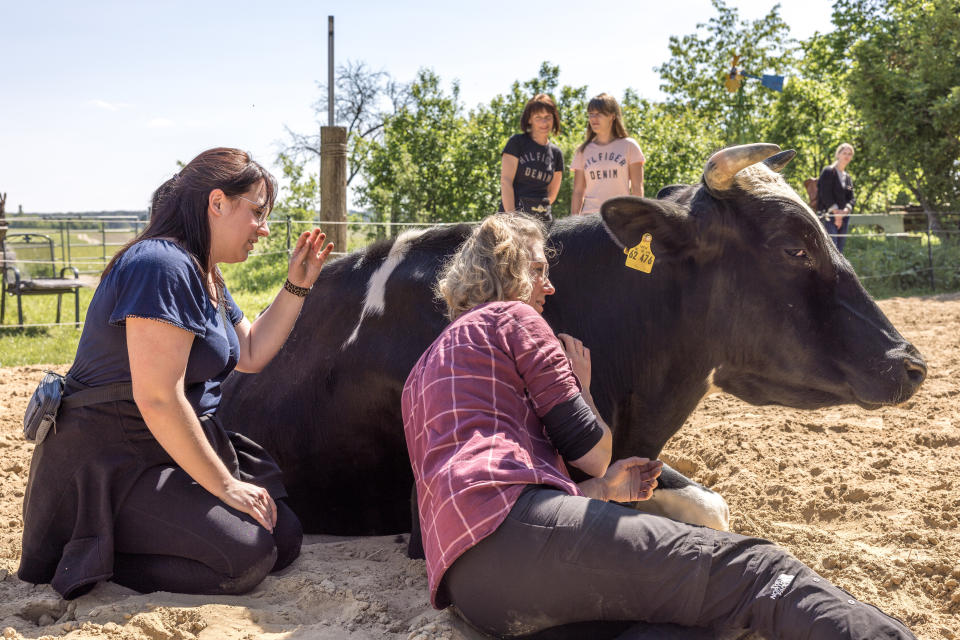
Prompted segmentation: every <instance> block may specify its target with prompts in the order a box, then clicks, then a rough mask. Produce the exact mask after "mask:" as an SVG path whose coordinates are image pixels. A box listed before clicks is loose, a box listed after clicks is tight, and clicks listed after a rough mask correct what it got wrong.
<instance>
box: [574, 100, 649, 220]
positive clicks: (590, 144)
mask: <svg viewBox="0 0 960 640" xmlns="http://www.w3.org/2000/svg"><path fill="white" fill-rule="evenodd" d="M587 116H588V117H589V119H590V124H589V125H588V126H587V137H586V140H584V141H583V144H582V145H580V146H579V147H577V151H576V153H575V154H574V156H573V163H571V165H570V166H571V168H572V169H573V197H572V198H571V200H570V214H571V215H575V216H577V215H585V214H588V213H597V212H599V211H600V205H602V204H603V203H604V201H605V200H607V199H608V198H613V197H615V196H626V195H634V196H641V197H642V196H643V163H644V162H646V158H644V157H643V151H641V150H640V145H639V144H637V141H636V140H634V139H633V138H628V137H627V129H626V127H624V126H623V114H622V113H621V112H620V105H619V104H617V101H616V99H615V98H614V97H613V96H611V95H609V94H607V93H601V94H600V95H598V96H596V97H594V98H591V99H590V103H589V104H588V105H587Z"/></svg>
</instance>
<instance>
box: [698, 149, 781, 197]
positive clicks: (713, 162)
mask: <svg viewBox="0 0 960 640" xmlns="http://www.w3.org/2000/svg"><path fill="white" fill-rule="evenodd" d="M778 151H780V147H778V146H777V145H775V144H768V143H766V142H757V143H754V144H742V145H740V146H738V147H727V148H726V149H721V150H720V151H717V152H716V153H715V154H713V155H712V156H710V159H709V160H707V164H706V166H705V167H704V168H703V180H704V181H705V182H706V183H707V187H709V188H710V190H711V191H726V190H727V189H729V188H730V187H731V186H732V185H733V176H735V175H737V172H738V171H740V170H741V169H743V168H744V167H749V166H750V165H752V164H756V163H757V162H761V161H762V160H766V159H767V158H769V157H770V156H772V155H773V154H775V153H777V152H778Z"/></svg>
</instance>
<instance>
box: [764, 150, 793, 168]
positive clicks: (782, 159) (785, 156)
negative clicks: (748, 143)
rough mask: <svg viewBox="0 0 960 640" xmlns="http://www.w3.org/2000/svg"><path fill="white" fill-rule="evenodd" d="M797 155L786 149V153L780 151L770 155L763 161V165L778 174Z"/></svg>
mask: <svg viewBox="0 0 960 640" xmlns="http://www.w3.org/2000/svg"><path fill="white" fill-rule="evenodd" d="M796 155H797V152H796V151H794V150H793V149H787V150H786V151H781V152H780V153H778V154H776V155H772V156H770V157H769V158H767V159H766V160H764V161H763V164H765V165H767V166H768V167H770V168H771V169H772V170H774V171H776V172H777V173H780V172H781V171H783V168H784V167H785V166H787V165H788V164H789V163H790V161H791V160H793V158H794V156H796Z"/></svg>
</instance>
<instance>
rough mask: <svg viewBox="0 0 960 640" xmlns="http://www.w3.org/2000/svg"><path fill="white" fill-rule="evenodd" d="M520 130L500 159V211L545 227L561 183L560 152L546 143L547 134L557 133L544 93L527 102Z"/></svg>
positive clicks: (557, 122) (557, 123)
mask: <svg viewBox="0 0 960 640" xmlns="http://www.w3.org/2000/svg"><path fill="white" fill-rule="evenodd" d="M520 129H521V130H522V131H523V133H518V134H516V135H514V136H511V137H510V139H509V140H508V141H507V145H506V146H505V147H504V148H503V155H502V156H501V164H500V211H523V212H524V213H528V214H530V215H533V216H535V217H536V218H538V219H539V220H541V221H542V222H546V223H548V224H549V223H550V222H551V221H552V220H553V215H552V214H551V206H552V205H553V202H554V200H556V199H557V194H558V193H560V182H561V181H562V180H563V152H562V151H560V147H558V146H557V145H555V144H553V143H552V142H550V134H551V133H560V113H559V112H558V111H557V105H555V104H554V102H553V99H552V98H550V96H548V95H547V94H545V93H539V94H537V95H535V96H534V97H533V98H531V99H530V101H529V102H527V104H526V106H525V107H524V108H523V115H521V116H520Z"/></svg>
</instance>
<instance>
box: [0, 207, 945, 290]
mask: <svg viewBox="0 0 960 640" xmlns="http://www.w3.org/2000/svg"><path fill="white" fill-rule="evenodd" d="M938 216H939V219H940V220H941V222H942V223H943V228H941V229H936V230H935V229H933V228H931V226H930V224H929V222H927V223H926V224H924V225H920V226H918V224H917V223H916V220H917V217H916V216H915V215H914V216H913V220H914V224H912V225H906V227H905V226H904V219H905V216H904V215H903V214H902V213H896V214H890V213H875V214H854V215H852V216H851V227H852V230H851V233H848V234H847V245H846V248H845V251H844V253H845V255H846V256H847V258H848V259H849V260H850V262H851V264H853V266H854V269H855V270H856V271H857V274H858V276H859V278H860V280H861V281H863V282H864V285H865V286H866V287H867V289H868V290H870V291H871V293H873V295H875V296H886V295H895V294H896V293H897V291H908V290H909V291H913V292H915V290H916V289H917V288H921V289H927V290H929V292H931V293H933V292H937V291H955V290H960V214H958V213H941V214H938ZM6 221H7V223H8V225H9V230H8V233H26V232H30V233H41V234H45V235H48V236H50V237H52V238H53V239H54V242H55V246H56V259H55V261H54V266H55V268H56V269H57V270H59V269H60V268H62V267H67V266H72V267H75V268H77V270H78V271H80V273H81V274H85V275H86V276H87V277H90V278H95V277H96V276H97V275H99V273H100V272H101V271H102V270H103V268H104V267H105V266H106V264H107V262H108V261H109V260H110V258H111V257H112V256H113V255H114V253H116V251H117V250H118V249H119V248H120V247H122V246H123V245H125V244H126V243H127V242H129V241H130V240H131V239H133V238H134V237H135V236H136V235H137V234H138V233H139V232H140V231H142V230H143V227H144V225H145V224H146V221H145V220H143V219H141V218H138V217H136V216H102V217H96V218H74V217H64V218H51V217H29V218H28V217H17V216H13V217H9V218H7V220H6ZM269 224H270V234H271V236H272V237H273V239H272V240H271V241H270V242H269V243H264V247H265V248H264V249H263V250H261V251H256V252H254V253H252V254H250V259H252V260H286V259H287V256H288V255H289V253H290V250H291V249H292V247H293V245H294V244H295V243H296V238H297V236H298V235H299V233H300V232H301V231H303V230H306V229H309V228H312V227H314V226H320V227H323V228H329V227H332V226H334V225H337V224H341V225H343V224H345V225H346V226H347V247H346V251H344V252H339V251H338V252H335V255H336V254H337V253H340V254H341V255H342V254H343V253H346V252H349V251H354V250H356V249H359V248H362V247H364V246H366V245H367V244H370V243H372V242H374V241H376V240H378V239H382V238H388V237H393V236H396V235H399V234H400V233H402V232H404V231H407V230H410V229H416V228H425V227H430V226H439V225H438V224H427V223H390V222H365V221H348V222H324V221H320V222H317V221H315V220H308V221H301V220H291V219H288V218H284V219H276V220H272V221H271V222H270V223H269ZM439 224H454V223H439ZM278 240H281V241H279V242H278ZM17 263H18V265H20V266H21V268H26V269H29V268H30V264H36V265H38V266H39V265H48V264H50V261H49V260H40V259H30V258H29V257H27V256H24V257H23V258H18V259H17Z"/></svg>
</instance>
